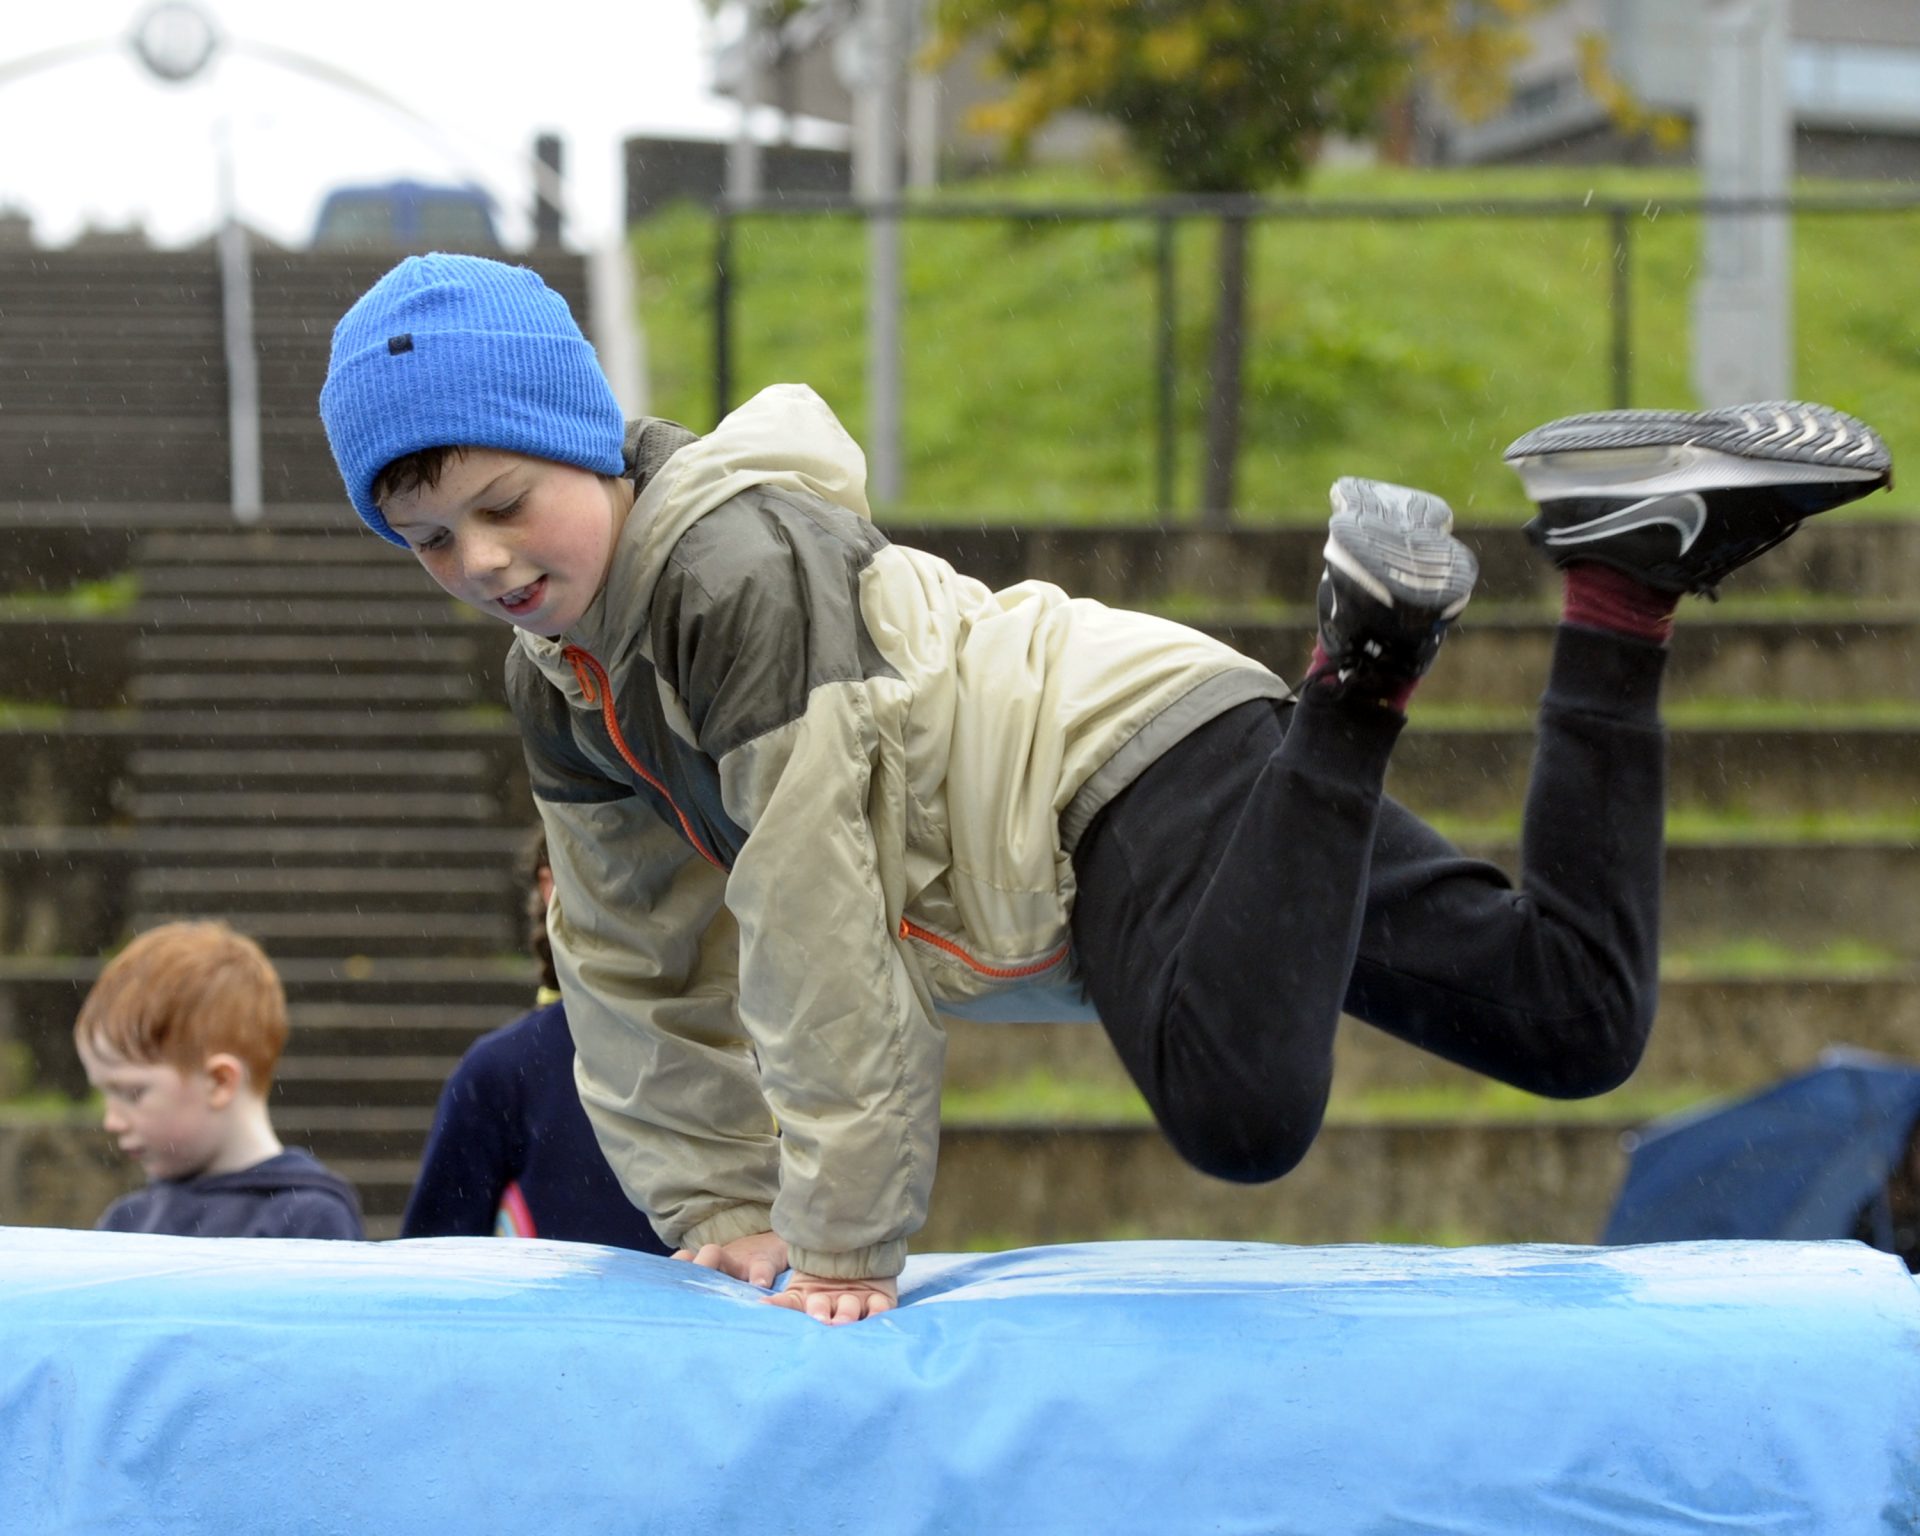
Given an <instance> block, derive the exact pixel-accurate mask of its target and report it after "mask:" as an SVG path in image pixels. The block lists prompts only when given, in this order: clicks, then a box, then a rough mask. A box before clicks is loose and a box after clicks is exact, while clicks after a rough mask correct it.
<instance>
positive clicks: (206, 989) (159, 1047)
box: [73, 922, 287, 1094]
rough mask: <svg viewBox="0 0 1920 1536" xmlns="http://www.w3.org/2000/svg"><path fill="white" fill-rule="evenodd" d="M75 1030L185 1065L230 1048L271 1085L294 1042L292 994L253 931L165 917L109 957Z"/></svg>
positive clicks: (256, 1079) (256, 1081) (134, 1053)
mask: <svg viewBox="0 0 1920 1536" xmlns="http://www.w3.org/2000/svg"><path fill="white" fill-rule="evenodd" d="M73 1037H74V1039H75V1040H77V1041H84V1042H86V1043H87V1044H88V1045H90V1046H95V1047H98V1048H101V1049H104V1050H107V1051H111V1052H112V1053H113V1054H114V1055H116V1056H119V1057H122V1058H123V1059H125V1060H127V1061H139V1062H161V1063H164V1064H166V1065H167V1066H170V1067H173V1068H175V1069H176V1070H179V1071H182V1072H191V1071H194V1070H196V1069H198V1068H199V1067H201V1066H202V1065H204V1064H205V1062H206V1060H207V1058H208V1057H210V1056H213V1055H215V1054H217V1053H219V1052H221V1051H226V1052H229V1053H230V1054H232V1055H234V1056H237V1057H239V1058H240V1060H241V1061H242V1062H243V1063H244V1064H245V1066H246V1069H247V1072H248V1075H249V1076H250V1077H251V1078H252V1087H253V1091H254V1092H256V1093H260V1094H264V1093H265V1092H266V1091H267V1089H268V1088H269V1087H271V1086H272V1084H273V1068H274V1064H275V1063H276V1062H278V1061H279V1059H280V1052H281V1051H282V1050H283V1049H285V1047H286V1043H287V997H286V992H285V990H284V989H283V988H282V987H281V985H280V977H279V975H278V973H277V972H275V970H274V968H273V962H272V961H270V960H268V959H267V956H266V952H265V951H264V950H262V949H261V948H260V946H259V945H258V944H256V943H254V942H253V940H252V939H249V938H247V937H246V936H245V935H244V934H239V933H235V932H234V931H233V930H232V929H231V928H229V927H228V926H227V925H226V924H225V923H217V922H198V923H164V924H162V925H161V926H160V927H158V928H152V929H149V930H148V931H147V932H145V933H143V934H141V935H140V937H139V938H137V939H135V940H134V941H133V942H132V943H131V944H129V945H128V946H127V947H126V948H125V949H123V950H121V951H120V953H119V954H117V955H115V956H114V957H113V959H112V960H110V961H108V962H107V964H106V966H105V968H104V969H103V970H102V971H101V972H100V977H99V979H98V980H97V981H95V982H94V984H93V990H92V991H90V992H89V993H88V994H87V1000H86V1001H85V1002H84V1003H82V1004H81V1005H80V1016H79V1017H78V1018H77V1019H75V1020H74V1024H73Z"/></svg>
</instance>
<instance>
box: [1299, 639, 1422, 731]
mask: <svg viewBox="0 0 1920 1536" xmlns="http://www.w3.org/2000/svg"><path fill="white" fill-rule="evenodd" d="M1321 680H1324V681H1325V682H1326V683H1327V684H1328V685H1329V686H1331V687H1334V688H1339V687H1341V686H1342V685H1341V683H1340V678H1339V673H1338V672H1337V671H1336V669H1335V668H1334V665H1333V658H1332V657H1330V656H1329V655H1327V652H1326V648H1325V647H1324V646H1323V645H1321V644H1320V642H1319V641H1318V640H1316V641H1314V642H1313V660H1312V661H1310V662H1308V663H1307V676H1306V681H1307V682H1308V683H1313V682H1317V681H1321ZM1419 686H1420V679H1419V678H1417V677H1409V678H1407V679H1406V680H1405V681H1396V682H1395V683H1393V684H1392V685H1391V686H1390V687H1385V688H1380V689H1376V690H1375V692H1374V693H1373V694H1372V695H1371V696H1370V697H1369V700H1368V702H1370V703H1376V704H1379V705H1380V706H1381V707H1382V708H1384V709H1391V710H1395V711H1397V712H1398V713H1400V714H1403V715H1404V714H1405V713H1406V712H1407V701H1408V700H1409V699H1411V698H1412V697H1413V690H1414V689H1415V688H1417V687H1419ZM1349 696H1351V695H1349Z"/></svg>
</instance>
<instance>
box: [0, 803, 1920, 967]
mask: <svg viewBox="0 0 1920 1536" xmlns="http://www.w3.org/2000/svg"><path fill="white" fill-rule="evenodd" d="M132 810H133V811H134V813H135V814H136V815H138V816H140V817H142V818H143V822H144V824H141V825H138V826H137V829H109V828H87V827H74V828H26V829H22V828H12V829H0V951H7V950H11V951H12V952H14V953H17V954H23V955H47V954H58V953H93V952H97V951H98V950H100V949H103V948H105V947H107V946H109V945H111V944H113V943H115V942H117V941H118V939H119V938H120V936H121V935H122V932H123V929H124V927H125V924H126V922H127V917H128V913H127V907H126V901H127V895H126V890H125V886H126V881H127V879H128V875H129V872H130V870H131V869H132V868H133V867H134V850H135V847H136V843H135V841H134V837H135V835H136V831H137V835H138V837H139V839H140V842H139V844H138V845H137V846H139V847H142V848H144V849H146V850H147V851H146V852H145V854H144V855H143V858H144V859H145V860H146V861H152V860H155V859H165V860H167V861H169V862H179V863H184V864H194V865H221V864H232V863H236V862H239V863H246V864H253V865H258V864H262V863H267V862H270V861H272V860H275V859H278V860H279V861H281V862H282V863H293V862H307V863H314V864H324V865H338V864H340V863H342V862H345V861H348V860H354V859H361V860H365V861H366V862H368V864H369V865H387V866H392V865H403V866H420V865H426V866H431V865H433V864H435V863H436V862H437V861H439V860H442V859H445V860H448V861H451V862H458V863H467V862H486V861H493V862H495V864H496V866H497V867H499V868H501V869H502V870H511V869H512V867H513V863H514V860H515V859H516V858H517V857H518V851H519V847H520V845H521V843H522V841H523V840H524V837H525V835H526V829H527V827H528V825H529V824H530V822H531V818H530V817H528V816H524V815H522V813H521V811H520V809H519V807H518V806H506V805H501V806H497V807H492V808H489V807H488V806H487V805H486V804H485V803H484V800H483V799H482V798H481V797H474V800H473V801H472V802H466V801H461V802H457V803H453V804H451V805H449V804H448V803H447V802H446V801H445V800H443V799H442V800H437V801H436V803H435V804H433V805H432V806H431V807H423V806H419V805H416V804H412V803H409V801H408V800H407V799H406V798H404V797H396V798H394V799H391V800H389V801H387V802H385V803H383V804H381V805H379V806H377V807H373V808H362V812H361V814H359V815H357V816H355V817H352V818H350V819H349V818H347V817H345V816H344V814H339V813H340V807H339V805H338V803H337V801H334V802H333V803H331V804H329V803H328V800H327V798H323V799H322V801H321V803H319V804H316V805H314V806H312V807H296V808H292V809H290V808H289V807H288V806H287V804H286V803H285V802H284V800H282V799H280V798H279V797H275V796H271V795H262V796H258V797H242V798H236V797H233V796H222V795H209V796H206V797H204V798H203V799H201V800H198V801H195V802H192V803H191V804H189V805H186V806H183V805H182V804H181V802H180V797H178V796H174V797H168V798H167V800H166V801H165V802H164V803H163V802H162V801H160V800H156V801H155V802H154V803H153V804H151V805H148V804H145V803H142V802H140V801H138V800H136V801H135V803H134V805H133V807H132ZM188 812H190V813H191V817H192V818H193V819H186V820H183V819H181V818H182V816H183V813H188ZM296 813H297V814H298V815H299V816H300V817H306V816H311V818H312V819H311V820H299V821H296V820H295V817H296ZM330 814H339V819H338V820H329V819H328V817H329V815H330ZM376 814H377V815H382V816H390V817H391V818H392V819H391V820H389V821H376V820H375V819H374V817H375V815H376ZM429 815H430V816H433V817H434V818H435V819H434V820H432V821H430V822H429V821H427V820H425V819H424V818H425V817H427V816H429ZM461 817H464V818H465V819H464V820H462V819H458V818H461ZM256 818H257V819H256ZM429 838H440V839H445V842H444V843H442V844H440V845H438V846H439V849H440V850H443V851H436V846H435V845H434V844H433V843H431V842H429V841H427V839H429ZM1463 848H1464V851H1466V852H1468V853H1469V854H1477V855H1481V856H1486V857H1491V858H1493V859H1494V860H1495V862H1497V863H1499V864H1500V865H1501V866H1502V867H1503V868H1505V869H1508V870H1509V871H1511V870H1512V869H1514V868H1516V867H1517V864H1518V859H1517V850H1516V849H1515V848H1514V847H1513V846H1512V844H1511V843H1503V842H1500V841H1498V840H1485V841H1480V840H1468V841H1465V842H1464V843H1463ZM1917 849H1920V845H1917V844H1916V842H1915V840H1914V838H1913V837H1911V836H1905V837H1862V838H1860V839H1857V840H1854V841H1850V842H1840V841H1836V840H1828V841H1824V842H1821V841H1796V842H1766V841H1761V840H1758V839H1756V840H1753V841H1731V840H1723V841H1718V842H1712V843H1698V844H1690V843H1681V844H1677V845H1674V846H1672V847H1670V849H1669V851H1668V857H1667V862H1666V877H1665V878H1666V897H1665V918H1664V924H1663V931H1664V936H1665V942H1666V943H1667V944H1668V946H1669V947H1670V948H1674V949H1692V950H1704V949H1708V948H1711V947H1713V946H1717V945H1724V944H1728V943H1733V942H1738V941H1750V940H1763V941H1769V942H1778V943H1780V944H1783V945H1785V946H1786V947H1787V948H1789V949H1796V950H1806V949H1813V948H1817V947H1819V946H1821V945H1824V944H1831V943H1843V942H1851V943H1857V944H1861V945H1867V946H1872V947H1874V948H1876V949H1879V950H1881V951H1884V952H1886V953H1888V954H1891V955H1893V956H1898V957H1903V958H1910V959H1913V958H1920V930H1917V929H1916V926H1915V924H1914V922H1913V919H1912V914H1913V913H1914V912H1915V911H1916V910H1920V857H1916V856H1915V855H1916V851H1917Z"/></svg>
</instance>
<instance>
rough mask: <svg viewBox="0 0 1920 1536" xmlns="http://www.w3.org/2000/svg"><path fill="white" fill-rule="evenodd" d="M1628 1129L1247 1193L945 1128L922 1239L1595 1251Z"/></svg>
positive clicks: (1322, 1157)
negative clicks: (1586, 1247) (1569, 1246)
mask: <svg viewBox="0 0 1920 1536" xmlns="http://www.w3.org/2000/svg"><path fill="white" fill-rule="evenodd" d="M1627 1129H1628V1127H1627V1125H1626V1124H1625V1123H1623V1122H1620V1121H1617V1120H1616V1121H1607V1120H1601V1121H1598V1122H1594V1123H1544V1124H1517V1125H1498V1124H1478V1125H1474V1124H1466V1125H1462V1124H1455V1123H1446V1122H1425V1123H1423V1122H1418V1121H1414V1122H1389V1123H1385V1124H1377V1125H1339V1124H1332V1125H1328V1126H1327V1127H1326V1128H1325V1129H1324V1130H1323V1131H1322V1132H1321V1134H1320V1137H1319V1139H1318V1140H1317V1141H1316V1142H1315V1143H1314V1146H1313V1150H1312V1151H1311V1152H1309V1153H1308V1154H1307V1158H1306V1160H1305V1161H1304V1162H1303V1163H1302V1164H1301V1165H1300V1166H1299V1167H1298V1168H1296V1169H1295V1170H1294V1171H1293V1172H1292V1173H1290V1174H1288V1175H1287V1177H1286V1178H1284V1179H1281V1180H1279V1181H1278V1182H1277V1183H1273V1184H1263V1185H1240V1184H1228V1183H1225V1182H1222V1181H1221V1180H1218V1179H1209V1178H1206V1177H1205V1176H1204V1175H1201V1174H1198V1173H1195V1172H1194V1171H1193V1170H1192V1169H1190V1168H1188V1167H1187V1166H1186V1165H1185V1164H1184V1163H1182V1162H1181V1161H1180V1159H1179V1156H1178V1155H1177V1154H1176V1153H1175V1152H1174V1151H1173V1149H1172V1148H1171V1147H1170V1146H1168V1144H1167V1142H1166V1139H1165V1138H1164V1137H1163V1136H1161V1135H1160V1133H1159V1132H1158V1131H1157V1130H1155V1129H1154V1128H1153V1127H1151V1126H1058V1125H1047V1126H1029V1127H989V1126H963V1125H949V1126H947V1127H946V1128H945V1129H944V1130H943V1131H942V1133H941V1138H940V1175H939V1179H938V1181H937V1182H936V1184H935V1186H934V1193H933V1200H932V1205H931V1209H930V1212H929V1215H928V1220H927V1225H926V1227H925V1229H924V1230H923V1231H922V1232H921V1233H920V1234H919V1236H918V1237H916V1238H915V1239H914V1242H915V1246H916V1247H917V1248H919V1249H921V1250H922V1251H927V1252H939V1251H946V1250H960V1249H966V1248H970V1247H1001V1246H1019V1245H1025V1244H1033V1243H1061V1242H1075V1241H1085V1240H1090V1239H1101V1238H1114V1237H1146V1236H1152V1237H1162V1238H1219V1239H1230V1240H1239V1241H1260V1242H1282V1243H1349V1242H1382V1241H1386V1242H1440V1243H1460V1242H1482V1243H1515V1242H1529V1243H1591V1242H1593V1241H1594V1240H1595V1239H1596V1238H1597V1237H1598V1236H1599V1234H1600V1230H1601V1228H1602V1227H1603V1226H1604V1225H1605V1221H1606V1214H1607V1211H1608V1210H1609V1209H1610V1208H1611V1206H1612V1203H1613V1198H1614V1195H1615V1193H1616V1192H1617V1191H1618V1189H1619V1186H1620V1179H1621V1176H1622V1175H1623V1173H1624V1172H1625V1168H1626V1154H1625V1152H1624V1151H1623V1150H1622V1147H1621V1140H1620V1138H1621V1136H1622V1134H1623V1132H1625V1131H1626V1130H1627ZM368 1171H369V1172H372V1171H373V1170H371V1169H369V1170H368ZM387 1177H389V1178H390V1177H391V1171H388V1172H387ZM395 1190H396V1186H394V1185H392V1184H389V1183H384V1182H380V1183H370V1184H369V1186H368V1187H367V1188H366V1189H364V1190H363V1196H364V1197H366V1198H369V1199H370V1200H371V1201H372V1202H373V1203H374V1205H375V1207H376V1208H377V1209H379V1210H381V1211H382V1212H385V1211H387V1210H388V1209H390V1208H392V1206H391V1202H392V1201H393V1199H394V1194H395ZM400 1199H401V1202H402V1203H404V1199H405V1196H404V1193H401V1194H400Z"/></svg>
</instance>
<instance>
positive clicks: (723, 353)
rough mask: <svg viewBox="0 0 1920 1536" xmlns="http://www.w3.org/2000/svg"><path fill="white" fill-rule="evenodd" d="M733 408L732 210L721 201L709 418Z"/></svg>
mask: <svg viewBox="0 0 1920 1536" xmlns="http://www.w3.org/2000/svg"><path fill="white" fill-rule="evenodd" d="M732 408H733V212H732V210H731V209H729V208H728V207H727V206H726V205H725V204H724V203H723V204H721V206H720V207H719V209H718V210H717V222H716V223H715V225H714V227H713V419H714V422H715V423H716V424H717V423H718V422H719V421H720V419H721V418H722V417H724V416H725V415H726V414H727V412H728V411H729V410H731V409H732Z"/></svg>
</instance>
